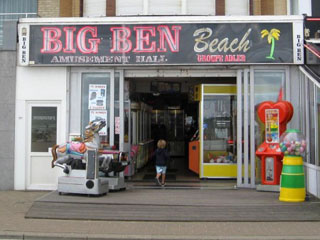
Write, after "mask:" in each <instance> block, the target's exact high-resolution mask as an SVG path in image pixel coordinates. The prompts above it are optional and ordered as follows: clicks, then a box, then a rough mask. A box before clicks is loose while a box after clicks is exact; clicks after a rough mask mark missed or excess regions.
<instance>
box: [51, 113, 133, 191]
mask: <svg viewBox="0 0 320 240" xmlns="http://www.w3.org/2000/svg"><path fill="white" fill-rule="evenodd" d="M105 125H106V122H105V121H104V120H101V119H96V120H94V121H91V122H90V123H89V125H88V126H86V128H85V137H84V141H71V142H67V143H64V144H60V145H54V146H53V147H52V156H53V160H52V163H51V166H52V167H55V166H58V167H60V168H62V169H63V172H64V173H65V176H60V177H59V178H58V192H59V194H61V193H76V194H88V195H103V194H106V193H107V192H108V191H109V190H124V189H126V184H125V182H124V174H123V171H124V170H125V168H126V166H127V165H128V164H129V162H128V158H127V155H126V154H125V153H123V152H120V151H112V150H110V151H107V150H100V151H99V150H98V149H99V146H100V139H99V134H98V132H99V131H100V130H101V129H102V128H103V127H104V126H105Z"/></svg>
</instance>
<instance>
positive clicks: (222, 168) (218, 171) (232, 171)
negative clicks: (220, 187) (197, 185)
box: [203, 164, 237, 178]
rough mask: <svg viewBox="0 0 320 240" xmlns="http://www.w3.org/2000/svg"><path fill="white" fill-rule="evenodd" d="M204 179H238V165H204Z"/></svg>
mask: <svg viewBox="0 0 320 240" xmlns="http://www.w3.org/2000/svg"><path fill="white" fill-rule="evenodd" d="M203 177H212V178H214V177H218V178H223V177H225V178H236V177H237V164H230V165H227V164H221V165H218V164H217V165H204V166H203Z"/></svg>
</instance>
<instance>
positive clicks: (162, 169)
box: [156, 166, 167, 174]
mask: <svg viewBox="0 0 320 240" xmlns="http://www.w3.org/2000/svg"><path fill="white" fill-rule="evenodd" d="M156 170H157V173H162V174H166V171H167V166H156Z"/></svg>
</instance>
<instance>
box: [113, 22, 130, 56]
mask: <svg viewBox="0 0 320 240" xmlns="http://www.w3.org/2000/svg"><path fill="white" fill-rule="evenodd" d="M110 30H111V32H112V48H111V50H110V51H111V52H112V53H127V52H130V51H131V49H132V42H131V40H130V39H129V38H130V36H131V30H130V28H128V27H112V28H110Z"/></svg>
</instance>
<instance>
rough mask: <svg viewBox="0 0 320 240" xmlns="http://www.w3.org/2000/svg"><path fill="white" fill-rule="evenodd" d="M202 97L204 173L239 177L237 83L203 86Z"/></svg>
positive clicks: (202, 162) (221, 176)
mask: <svg viewBox="0 0 320 240" xmlns="http://www.w3.org/2000/svg"><path fill="white" fill-rule="evenodd" d="M201 89H202V93H201V100H200V126H201V132H200V140H201V151H200V152H201V168H200V170H201V171H200V176H201V177H205V178H235V177H236V176H237V165H236V148H235V140H236V86H235V85H212V84H207V85H202V86H201Z"/></svg>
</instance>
